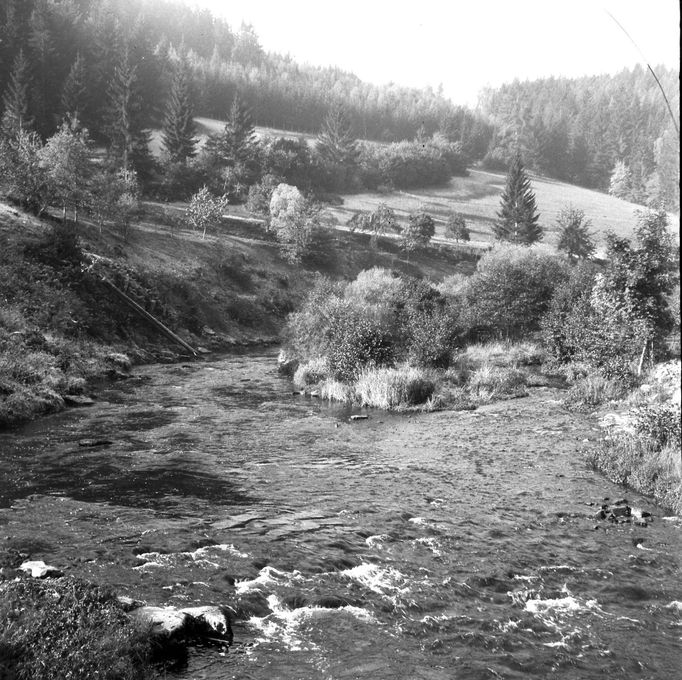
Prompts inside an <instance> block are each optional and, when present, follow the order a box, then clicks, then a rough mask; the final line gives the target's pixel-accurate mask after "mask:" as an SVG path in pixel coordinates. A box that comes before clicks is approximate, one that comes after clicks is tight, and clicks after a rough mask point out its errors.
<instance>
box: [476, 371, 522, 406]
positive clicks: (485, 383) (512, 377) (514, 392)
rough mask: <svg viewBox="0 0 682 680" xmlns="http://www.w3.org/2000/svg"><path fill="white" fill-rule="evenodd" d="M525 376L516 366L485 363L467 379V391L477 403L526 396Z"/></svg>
mask: <svg viewBox="0 0 682 680" xmlns="http://www.w3.org/2000/svg"><path fill="white" fill-rule="evenodd" d="M525 386H526V376H525V374H524V373H523V372H522V371H520V370H518V369H516V368H505V367H500V366H490V365H485V366H481V368H478V369H476V370H475V371H474V372H473V373H472V374H471V375H470V376H469V380H468V381H467V388H468V390H469V393H470V394H471V395H472V397H474V398H475V399H476V400H477V401H478V402H479V403H489V402H491V401H496V400H498V399H509V398H513V397H523V396H526V394H527V392H526V389H525Z"/></svg>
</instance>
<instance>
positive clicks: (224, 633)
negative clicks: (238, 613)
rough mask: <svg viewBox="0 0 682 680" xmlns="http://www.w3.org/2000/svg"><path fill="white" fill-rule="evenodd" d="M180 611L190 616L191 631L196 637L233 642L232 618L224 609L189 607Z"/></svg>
mask: <svg viewBox="0 0 682 680" xmlns="http://www.w3.org/2000/svg"><path fill="white" fill-rule="evenodd" d="M180 611H181V612H182V613H183V614H187V616H189V619H190V620H189V629H190V631H191V633H192V634H193V635H194V636H195V637H199V638H202V639H205V640H220V641H227V642H231V641H232V627H231V626H230V618H229V616H228V615H227V613H226V611H225V610H224V609H223V608H222V607H215V606H214V607H187V608H185V609H181V610H180Z"/></svg>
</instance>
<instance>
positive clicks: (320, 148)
mask: <svg viewBox="0 0 682 680" xmlns="http://www.w3.org/2000/svg"><path fill="white" fill-rule="evenodd" d="M315 153H316V155H317V156H318V157H319V159H320V161H321V167H322V168H323V169H324V172H325V175H326V177H325V179H324V180H323V184H324V186H325V188H326V189H328V190H330V191H347V190H348V189H351V188H353V187H354V185H355V183H356V179H355V174H356V172H357V160H358V153H359V152H358V143H357V140H356V139H355V137H354V135H353V133H352V131H351V128H350V125H349V124H348V120H347V118H346V115H345V113H344V111H343V109H342V108H341V107H335V108H333V109H332V110H331V111H330V112H329V113H328V114H327V116H326V117H325V119H324V122H323V123H322V129H321V130H320V134H319V135H318V137H317V142H316V144H315Z"/></svg>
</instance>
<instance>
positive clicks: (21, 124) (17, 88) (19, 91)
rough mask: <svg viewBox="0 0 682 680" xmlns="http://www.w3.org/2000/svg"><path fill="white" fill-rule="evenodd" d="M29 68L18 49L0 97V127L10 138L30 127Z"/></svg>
mask: <svg viewBox="0 0 682 680" xmlns="http://www.w3.org/2000/svg"><path fill="white" fill-rule="evenodd" d="M29 85H30V70H29V64H28V60H27V58H26V54H25V53H24V50H23V49H20V50H19V52H18V53H17V55H16V57H15V58H14V65H13V68H12V74H11V76H10V80H9V83H8V86H7V90H6V92H5V94H4V96H3V98H2V104H3V109H4V113H3V115H2V122H1V123H0V129H1V130H2V133H3V135H5V136H6V137H9V138H10V139H12V138H14V137H16V136H17V135H18V134H19V133H20V132H22V131H30V130H31V129H32V123H33V120H32V118H31V116H30V114H29Z"/></svg>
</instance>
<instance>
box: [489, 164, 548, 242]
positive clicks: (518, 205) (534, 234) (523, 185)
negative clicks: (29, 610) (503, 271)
mask: <svg viewBox="0 0 682 680" xmlns="http://www.w3.org/2000/svg"><path fill="white" fill-rule="evenodd" d="M500 203H501V207H500V211H499V212H498V213H497V216H498V221H497V222H496V223H495V224H494V225H493V232H494V234H495V238H496V239H498V240H500V241H510V242H511V243H519V244H523V245H530V244H532V243H535V242H536V241H541V240H542V236H543V230H542V227H541V226H540V225H539V224H538V220H539V219H540V214H539V213H538V212H537V208H536V205H535V194H534V193H533V190H532V189H531V185H530V179H528V175H527V174H526V171H525V170H524V167H523V162H522V160H521V154H520V153H517V154H516V156H515V157H514V160H513V161H512V164H511V166H510V168H509V172H508V173H507V184H506V187H505V190H504V192H503V193H502V198H501V201H500Z"/></svg>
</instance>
